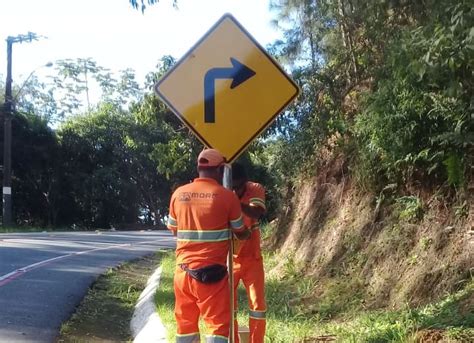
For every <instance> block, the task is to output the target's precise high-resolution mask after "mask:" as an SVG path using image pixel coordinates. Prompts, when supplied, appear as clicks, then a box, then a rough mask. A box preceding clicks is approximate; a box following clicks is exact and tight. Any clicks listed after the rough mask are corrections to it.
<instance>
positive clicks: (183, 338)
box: [176, 332, 201, 343]
mask: <svg viewBox="0 0 474 343" xmlns="http://www.w3.org/2000/svg"><path fill="white" fill-rule="evenodd" d="M200 341H201V338H200V336H199V332H195V333H189V334H185V335H180V334H176V343H195V342H200Z"/></svg>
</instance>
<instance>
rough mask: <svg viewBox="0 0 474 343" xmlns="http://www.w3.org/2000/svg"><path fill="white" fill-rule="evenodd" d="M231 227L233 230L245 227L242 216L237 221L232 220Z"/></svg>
mask: <svg viewBox="0 0 474 343" xmlns="http://www.w3.org/2000/svg"><path fill="white" fill-rule="evenodd" d="M230 226H231V227H232V229H240V228H241V227H242V226H244V220H243V218H242V216H240V217H239V218H237V219H235V220H231V221H230Z"/></svg>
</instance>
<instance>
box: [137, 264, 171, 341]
mask: <svg viewBox="0 0 474 343" xmlns="http://www.w3.org/2000/svg"><path fill="white" fill-rule="evenodd" d="M161 271H162V268H161V266H160V267H159V268H158V269H156V270H155V272H154V273H153V275H152V276H150V278H149V279H148V282H147V286H146V287H145V289H144V290H143V292H142V293H141V294H140V298H139V299H138V302H137V304H136V305H135V311H134V312H133V316H132V321H131V322H130V329H131V331H132V336H133V337H134V340H133V342H134V343H166V342H167V340H166V328H165V327H164V325H163V323H162V322H161V319H160V317H159V316H158V313H156V307H155V302H154V297H155V292H156V289H157V288H158V285H159V283H160V276H161Z"/></svg>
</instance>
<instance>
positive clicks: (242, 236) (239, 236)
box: [234, 229, 252, 241]
mask: <svg viewBox="0 0 474 343" xmlns="http://www.w3.org/2000/svg"><path fill="white" fill-rule="evenodd" d="M251 233H252V232H251V231H250V230H249V229H245V230H243V231H240V232H234V235H235V237H237V239H240V240H241V241H245V240H247V239H250V235H251Z"/></svg>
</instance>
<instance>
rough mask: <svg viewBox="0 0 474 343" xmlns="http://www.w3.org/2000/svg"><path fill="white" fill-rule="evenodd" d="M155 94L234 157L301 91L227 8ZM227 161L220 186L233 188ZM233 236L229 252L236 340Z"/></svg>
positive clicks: (201, 135)
mask: <svg viewBox="0 0 474 343" xmlns="http://www.w3.org/2000/svg"><path fill="white" fill-rule="evenodd" d="M154 88H155V92H156V94H157V95H158V96H159V97H160V98H161V99H162V100H163V101H164V102H165V103H166V105H167V106H168V107H169V108H170V109H171V110H172V111H173V112H174V113H175V114H176V116H177V117H178V118H179V119H180V120H181V121H182V122H183V123H184V125H186V126H187V127H188V128H189V129H190V130H191V131H192V132H193V133H194V134H195V135H196V136H197V138H198V139H199V140H200V141H201V142H202V143H203V144H204V145H205V146H207V147H209V148H214V149H217V150H219V151H220V152H221V153H222V154H223V155H224V157H225V158H226V160H227V162H228V163H232V162H233V161H234V160H235V159H236V158H237V157H238V156H239V155H240V154H241V153H242V152H244V151H245V149H246V148H247V146H248V145H249V144H250V143H252V141H253V140H254V139H255V138H256V137H258V135H260V133H262V132H263V131H264V130H265V129H266V128H267V127H268V126H269V125H270V124H271V123H272V122H273V121H274V120H275V118H276V116H277V115H278V114H279V113H280V112H281V111H283V110H284V108H285V107H286V106H287V105H288V104H290V103H291V102H292V101H293V100H294V99H295V97H296V96H297V95H298V93H299V87H298V86H297V85H296V83H295V82H294V81H293V80H292V79H291V78H290V77H289V76H288V75H287V74H286V73H285V71H284V70H283V68H282V67H281V66H280V65H279V64H278V63H277V62H276V61H275V60H274V59H273V58H272V57H271V56H270V55H269V54H268V53H267V52H266V51H265V49H264V48H263V47H262V46H261V45H260V44H259V43H258V42H257V41H256V40H255V39H254V38H253V37H252V36H251V35H250V33H248V32H247V30H245V28H244V27H243V26H242V25H241V24H240V23H239V22H238V21H237V20H236V19H235V18H234V17H233V16H232V15H230V14H225V15H224V16H223V17H222V18H221V19H219V20H218V21H217V23H216V24H214V26H213V27H211V28H210V29H209V31H208V32H207V33H206V34H204V36H203V37H202V38H201V39H200V40H199V41H198V42H197V43H196V44H195V45H194V46H193V47H192V48H191V49H190V50H189V51H188V52H187V53H186V54H185V55H184V56H183V57H182V58H181V59H180V60H179V61H178V62H177V63H176V64H175V65H174V66H173V68H171V69H170V70H169V71H168V72H167V73H166V74H165V75H164V76H163V77H162V78H161V79H160V80H159V81H158V82H157V83H156V85H155V87H154ZM231 173H232V170H231V168H230V164H229V165H226V169H225V175H224V180H223V181H224V186H225V187H226V188H229V189H232V174H231ZM232 239H233V237H232V236H231V241H230V244H231V249H230V254H229V256H228V265H229V276H230V277H229V280H230V285H229V287H230V291H231V299H230V303H231V323H230V331H231V332H230V335H229V336H230V337H229V338H230V339H229V342H231V343H233V342H234V294H233V293H234V285H233V275H232V274H233V273H232Z"/></svg>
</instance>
